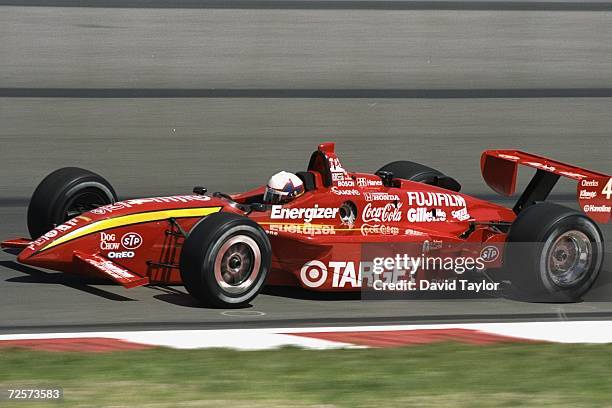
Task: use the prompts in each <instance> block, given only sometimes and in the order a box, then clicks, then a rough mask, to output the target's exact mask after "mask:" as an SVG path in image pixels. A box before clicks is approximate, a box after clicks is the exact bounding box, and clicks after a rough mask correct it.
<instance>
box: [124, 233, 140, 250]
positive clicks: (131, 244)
mask: <svg viewBox="0 0 612 408" xmlns="http://www.w3.org/2000/svg"><path fill="white" fill-rule="evenodd" d="M121 245H122V246H123V247H124V248H125V249H137V248H139V247H140V246H141V245H142V237H141V236H140V234H138V233H136V232H128V233H127V234H125V235H124V236H123V237H121Z"/></svg>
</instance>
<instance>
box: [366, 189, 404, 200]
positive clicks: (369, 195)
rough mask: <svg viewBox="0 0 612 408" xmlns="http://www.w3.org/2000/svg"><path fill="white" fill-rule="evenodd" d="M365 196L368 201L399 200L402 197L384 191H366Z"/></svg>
mask: <svg viewBox="0 0 612 408" xmlns="http://www.w3.org/2000/svg"><path fill="white" fill-rule="evenodd" d="M363 197H364V198H365V200H366V201H399V200H400V198H399V196H398V195H397V194H389V193H384V192H380V193H379V192H371V191H366V192H364V193H363Z"/></svg>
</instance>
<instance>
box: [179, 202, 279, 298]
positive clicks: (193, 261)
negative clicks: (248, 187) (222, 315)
mask: <svg viewBox="0 0 612 408" xmlns="http://www.w3.org/2000/svg"><path fill="white" fill-rule="evenodd" d="M237 235H244V236H247V237H249V238H251V239H253V240H254V241H255V243H256V244H257V246H258V248H259V251H260V257H261V263H260V270H259V274H258V276H257V278H256V279H255V280H254V281H253V283H252V284H251V286H250V287H249V289H248V290H247V291H246V292H244V293H241V294H232V293H229V292H226V291H224V290H223V289H222V288H221V287H220V286H219V285H218V283H217V281H216V278H215V275H214V263H215V259H216V256H217V254H218V252H219V249H220V248H221V246H222V245H223V244H224V243H225V242H226V241H227V240H228V239H230V238H232V237H235V236H237ZM271 255H272V249H271V246H270V241H269V239H268V237H267V235H266V234H265V232H264V231H263V229H262V228H261V227H260V226H259V225H258V224H257V223H255V222H253V221H252V220H250V219H248V218H246V217H243V216H239V215H237V214H231V213H217V214H213V215H210V216H209V217H207V218H204V219H203V220H202V221H200V222H199V223H198V224H196V225H195V226H194V228H193V229H192V230H191V232H190V234H189V236H188V237H187V240H186V241H185V245H184V246H183V251H182V252H181V263H180V268H181V277H182V279H183V283H184V285H185V288H186V289H187V291H188V292H189V293H190V294H191V295H192V296H194V297H195V298H197V299H198V300H200V301H201V302H202V303H203V304H206V305H210V306H214V307H225V308H233V307H242V306H244V305H245V304H248V303H249V302H250V301H251V300H252V299H253V298H254V297H255V296H257V294H258V293H259V291H260V290H261V288H262V287H263V285H264V283H265V281H266V278H267V275H268V272H269V270H270V263H271Z"/></svg>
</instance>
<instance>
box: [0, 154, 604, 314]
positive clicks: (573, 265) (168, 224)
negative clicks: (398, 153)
mask: <svg viewBox="0 0 612 408" xmlns="http://www.w3.org/2000/svg"><path fill="white" fill-rule="evenodd" d="M334 149H335V147H334V144H333V143H323V144H321V145H319V146H318V148H317V150H316V151H315V152H314V153H313V154H312V156H311V158H310V162H309V164H308V167H307V169H306V171H300V172H296V173H295V174H290V177H288V178H286V179H284V181H282V180H281V184H280V185H279V184H278V181H279V180H278V179H277V180H276V181H275V182H272V181H271V182H272V184H275V183H276V185H271V184H270V183H268V185H266V186H262V187H258V188H256V189H254V190H252V191H247V192H244V193H239V194H231V195H229V194H225V193H220V192H216V193H212V194H208V193H207V190H206V189H205V188H203V187H196V188H194V191H193V194H190V195H177V196H170V197H149V198H137V199H128V200H124V201H117V195H116V193H115V190H114V189H113V187H112V186H111V184H109V182H108V181H106V180H105V179H104V178H102V177H101V176H99V175H97V174H95V173H92V172H90V171H87V170H84V169H80V168H75V167H67V168H62V169H60V170H57V171H55V172H53V173H51V174H50V175H49V176H47V177H46V178H45V179H44V180H43V181H42V182H41V183H40V185H39V186H38V187H37V188H36V190H35V191H34V193H33V196H32V199H31V201H30V204H29V208H28V215H27V221H28V229H29V232H30V235H31V239H24V238H18V239H10V240H6V241H4V242H2V246H3V247H5V248H16V249H17V250H20V252H19V254H18V261H19V262H21V263H24V264H28V265H33V266H37V267H42V268H48V269H53V270H58V271H63V272H65V273H73V274H81V275H87V276H96V277H100V276H101V277H106V278H108V279H111V280H113V281H115V282H117V283H119V284H121V285H123V286H125V287H128V288H130V287H135V286H140V285H146V284H149V283H157V284H181V283H182V284H183V285H184V286H185V288H186V289H187V291H188V292H189V293H190V294H191V295H192V296H194V297H195V298H197V299H198V300H199V301H201V302H202V303H203V304H206V305H210V306H215V307H240V306H243V305H245V304H248V303H249V302H250V301H251V300H252V299H253V298H254V297H255V296H256V295H257V294H258V293H259V292H260V290H261V288H262V287H263V285H284V286H299V287H303V288H306V289H310V290H317V291H359V290H362V289H364V288H370V289H374V290H376V289H380V288H382V287H385V288H391V289H393V285H392V284H394V283H396V284H397V283H399V282H400V281H402V280H401V279H399V280H397V281H396V282H390V281H389V279H388V275H385V273H387V272H388V269H387V268H392V269H394V275H393V279H396V278H397V277H398V268H397V263H396V262H395V261H393V260H402V257H401V256H399V254H398V251H400V250H404V249H402V248H408V247H414V248H418V251H419V252H420V255H421V256H426V255H429V256H433V255H435V254H444V256H445V257H456V258H458V257H464V256H466V255H473V256H474V257H475V259H476V261H475V263H473V264H472V265H470V266H468V269H469V271H468V272H470V273H479V272H480V273H482V274H485V275H486V276H487V279H491V280H496V279H497V278H496V276H498V275H496V274H497V272H499V276H500V277H501V276H502V275H503V276H504V277H505V278H506V277H507V276H508V275H509V276H510V280H511V282H512V285H513V286H514V287H516V288H517V289H518V290H519V291H520V292H521V293H524V294H526V295H527V296H528V298H529V299H531V300H542V301H549V300H552V301H575V300H577V299H580V297H581V296H583V295H584V294H585V293H586V292H587V291H588V290H589V289H590V288H591V286H592V285H593V283H594V281H595V279H596V278H597V276H598V274H599V272H600V270H601V268H602V262H603V256H604V244H603V237H602V233H601V231H600V229H599V227H598V226H597V224H596V222H600V223H607V222H608V221H609V219H610V207H611V196H612V178H610V176H608V175H605V174H602V173H598V172H594V171H589V170H585V169H582V168H579V167H575V166H571V165H567V164H564V163H560V162H557V161H554V160H551V159H547V158H544V157H540V156H537V155H533V154H528V153H524V152H521V151H516V150H488V151H485V152H484V153H483V155H482V159H481V170H482V174H483V177H484V180H485V181H486V183H487V184H488V185H489V186H490V187H491V188H492V189H493V190H495V191H496V192H498V193H500V194H503V195H508V196H509V195H512V194H513V193H514V191H515V185H516V181H517V170H518V166H519V165H524V166H529V167H532V168H535V169H536V172H535V175H534V176H533V178H532V180H531V182H530V183H529V185H528V186H527V188H526V189H525V190H524V192H523V193H522V194H521V195H520V197H519V198H518V201H517V202H516V204H515V205H514V207H513V208H511V209H510V208H505V207H503V206H500V205H498V204H495V203H491V202H487V201H484V200H482V199H478V198H475V197H471V196H469V195H466V194H461V193H460V192H459V191H460V189H461V186H460V184H459V183H458V182H457V181H456V180H455V179H453V178H452V177H449V176H447V175H445V174H443V173H442V172H440V171H437V170H434V169H432V168H430V167H427V166H424V165H421V164H418V163H414V162H409V161H396V162H392V163H389V164H387V165H385V166H383V167H382V168H381V169H380V170H378V171H377V172H376V173H374V174H369V173H358V172H350V171H347V170H345V169H344V168H343V166H342V164H341V162H340V160H339V159H338V157H337V156H336V153H335V150H334ZM560 177H568V178H570V179H573V180H575V181H576V182H577V184H578V189H577V191H578V201H579V203H580V208H581V209H582V211H576V210H573V209H570V208H566V207H563V206H560V205H557V204H553V203H549V202H546V201H545V199H546V198H547V197H548V195H549V193H550V191H551V190H552V188H553V187H554V185H555V183H556V182H557V180H558V179H559V178H560ZM271 180H272V179H271ZM283 183H285V184H283ZM271 191H272V192H274V191H276V192H277V193H278V194H277V195H274V194H269V193H270V192H271ZM398 248H399V249H398ZM404 255H405V254H404ZM374 258H376V259H374ZM389 259H392V261H390V262H389V264H387V263H388V262H387V261H388V260H389ZM403 259H405V257H404V258H403ZM380 260H382V261H380ZM378 261H380V262H378ZM377 262H378V263H377ZM391 264H393V265H391ZM417 264H418V262H417ZM373 266H374V267H373ZM375 267H379V269H382V270H383V271H382V272H381V271H377V270H376V268H375ZM411 267H412V270H410V271H409V274H408V275H407V279H406V281H410V282H412V283H413V284H414V283H415V282H418V281H419V280H427V279H429V278H431V277H432V276H433V277H436V279H438V281H441V280H442V278H444V279H447V278H448V279H451V280H453V279H457V278H458V277H459V276H460V275H458V274H457V273H455V272H456V271H455V272H453V271H448V270H441V269H444V268H441V267H438V268H434V270H427V269H425V268H418V265H416V264H415V262H412V263H406V264H405V265H404V269H410V268H411ZM401 269H402V268H399V270H401ZM400 272H401V271H400ZM502 272H503V273H502ZM385 276H387V277H386V278H385ZM466 276H467V275H466ZM385 284H386V285H385ZM396 286H398V287H399V286H400V285H396ZM415 287H418V285H417V286H415Z"/></svg>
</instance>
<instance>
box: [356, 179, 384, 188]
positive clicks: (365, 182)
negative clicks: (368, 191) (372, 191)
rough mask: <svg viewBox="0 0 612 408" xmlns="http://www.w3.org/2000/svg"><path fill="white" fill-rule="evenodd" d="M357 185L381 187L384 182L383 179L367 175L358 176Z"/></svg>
mask: <svg viewBox="0 0 612 408" xmlns="http://www.w3.org/2000/svg"><path fill="white" fill-rule="evenodd" d="M357 185H358V186H359V187H381V186H382V185H383V183H382V180H376V179H374V180H373V179H369V178H366V177H357Z"/></svg>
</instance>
